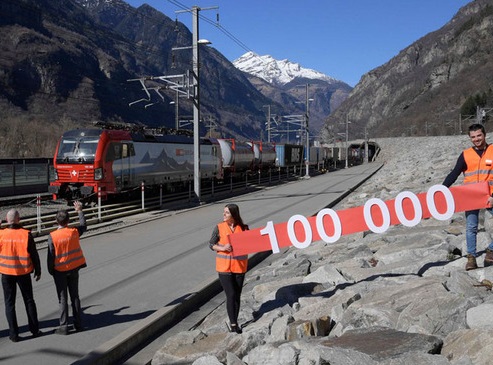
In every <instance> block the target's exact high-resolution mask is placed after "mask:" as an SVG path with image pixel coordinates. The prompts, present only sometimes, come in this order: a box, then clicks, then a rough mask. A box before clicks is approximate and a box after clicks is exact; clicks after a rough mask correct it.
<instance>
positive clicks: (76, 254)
mask: <svg viewBox="0 0 493 365" xmlns="http://www.w3.org/2000/svg"><path fill="white" fill-rule="evenodd" d="M50 235H51V240H52V241H53V247H54V248H55V270H56V271H69V270H73V269H77V268H79V267H82V266H86V259H85V257H84V254H83V253H82V249H81V247H80V242H79V232H78V231H77V228H68V227H65V228H60V229H58V230H56V231H54V232H51V233H50Z"/></svg>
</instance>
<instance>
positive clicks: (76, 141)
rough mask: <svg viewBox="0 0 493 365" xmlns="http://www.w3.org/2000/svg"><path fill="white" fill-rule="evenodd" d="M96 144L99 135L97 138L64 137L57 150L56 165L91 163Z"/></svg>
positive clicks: (82, 134)
mask: <svg viewBox="0 0 493 365" xmlns="http://www.w3.org/2000/svg"><path fill="white" fill-rule="evenodd" d="M98 142H99V133H98V135H97V136H95V135H87V136H86V135H85V134H84V133H80V134H78V135H76V136H71V135H64V136H63V137H62V140H61V142H60V147H59V148H58V155H57V157H56V159H57V163H93V162H94V156H95V155H96V148H97V147H98Z"/></svg>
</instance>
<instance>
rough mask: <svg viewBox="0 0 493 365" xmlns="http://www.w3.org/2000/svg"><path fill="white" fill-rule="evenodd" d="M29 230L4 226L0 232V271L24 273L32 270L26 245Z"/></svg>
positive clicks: (12, 273) (13, 273)
mask: <svg viewBox="0 0 493 365" xmlns="http://www.w3.org/2000/svg"><path fill="white" fill-rule="evenodd" d="M28 243H29V231H28V230H27V229H24V228H19V229H11V228H6V229H4V230H3V231H1V232H0V273H2V274H6V275H15V276H19V275H26V274H30V273H31V272H32V271H33V270H34V266H33V262H32V260H31V256H29V252H28V251H27V246H28Z"/></svg>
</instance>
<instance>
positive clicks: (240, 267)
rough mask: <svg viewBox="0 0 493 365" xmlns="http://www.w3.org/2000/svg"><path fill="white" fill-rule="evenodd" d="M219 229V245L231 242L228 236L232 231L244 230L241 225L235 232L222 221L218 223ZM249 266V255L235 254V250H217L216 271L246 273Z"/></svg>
mask: <svg viewBox="0 0 493 365" xmlns="http://www.w3.org/2000/svg"><path fill="white" fill-rule="evenodd" d="M217 228H218V229H219V242H218V243H217V244H218V245H226V244H228V243H229V240H228V236H229V235H230V234H231V233H237V232H242V231H243V229H242V228H241V227H240V226H236V227H235V230H234V232H232V231H231V228H229V225H228V223H226V222H222V223H219V224H218V225H217ZM247 266H248V255H242V256H235V254H234V251H232V252H226V251H217V252H216V271H217V272H232V273H236V274H241V273H245V272H246V271H247Z"/></svg>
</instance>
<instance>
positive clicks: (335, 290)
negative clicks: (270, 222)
mask: <svg viewBox="0 0 493 365" xmlns="http://www.w3.org/2000/svg"><path fill="white" fill-rule="evenodd" d="M377 142H378V143H379V145H380V146H381V147H382V152H381V153H380V155H379V158H378V160H379V161H383V162H385V165H384V167H383V168H382V169H381V170H380V172H379V173H378V174H377V175H376V176H374V177H373V178H372V179H371V180H369V181H368V182H367V183H365V184H364V185H363V186H361V187H360V188H359V189H358V190H357V191H355V192H354V193H353V194H352V195H350V196H349V197H348V198H346V199H345V200H344V201H343V202H341V203H340V204H339V205H338V206H337V207H335V210H341V209H346V208H349V207H355V206H361V205H364V203H365V202H366V201H367V200H368V199H369V198H372V197H378V198H381V199H383V200H387V199H393V198H395V197H396V195H397V194H398V193H399V192H401V191H404V190H410V191H412V192H414V193H420V192H426V191H427V190H428V189H429V188H430V187H431V186H432V185H435V184H440V183H441V182H442V181H443V179H444V177H445V176H446V175H447V173H448V172H449V171H450V170H451V169H452V167H453V165H454V164H455V161H456V159H457V157H458V155H459V154H460V152H461V151H462V150H463V149H464V148H467V147H469V144H470V143H469V140H468V138H467V136H464V135H463V136H448V137H421V138H392V139H381V140H377ZM458 183H460V182H459V181H458V182H457V184H458ZM491 225H492V224H491V222H490V219H486V220H484V223H482V227H481V228H482V229H481V231H480V232H479V235H478V250H481V251H482V250H484V249H485V247H486V246H487V245H488V243H489V242H490V240H491V236H490V232H493V227H490V226H491ZM464 253H465V238H464V218H463V213H457V214H455V215H454V217H453V218H452V219H451V220H449V221H438V220H435V219H427V220H423V221H421V223H420V224H418V225H417V226H415V227H413V228H409V227H404V226H401V225H398V226H392V227H390V229H389V230H387V231H386V232H385V233H383V234H375V233H371V232H365V233H360V234H353V235H349V236H343V237H342V238H341V239H340V240H338V241H337V242H336V243H333V244H325V243H324V242H317V243H313V244H312V245H310V246H309V247H308V248H306V249H303V250H300V249H295V248H291V249H289V250H288V251H287V252H285V253H284V254H277V255H273V256H271V260H270V263H269V264H268V265H264V266H263V267H260V268H258V269H254V270H252V271H251V272H249V273H248V274H247V279H246V282H245V285H244V290H243V294H242V308H241V312H240V318H239V320H240V323H242V324H243V334H236V333H229V332H228V331H227V327H226V318H227V315H226V309H225V307H224V305H222V306H220V307H218V308H217V309H216V310H215V311H214V312H213V313H211V314H210V315H209V316H208V317H207V318H206V319H205V320H204V322H203V323H201V324H200V325H199V326H198V327H197V328H196V329H194V330H191V331H187V332H182V333H179V334H178V335H176V336H173V337H172V338H169V339H168V340H167V341H166V343H165V344H163V345H164V346H163V347H162V348H161V349H160V350H159V351H158V352H157V353H156V354H155V356H154V358H153V360H152V364H153V365H158V364H194V365H206V364H210V365H212V364H228V365H241V364H248V365H256V364H258V365H260V364H262V365H265V364H273V365H274V364H276V365H278V364H290V365H291V364H292V365H295V364H297V365H308V364H313V365H319V364H320V365H321V364H331V365H337V364H340V365H343V364H344V365H348V364H355V365H356V364H357V365H361V364H366V365H368V364H386V365H401V364H413V365H416V364H418V365H419V364H436V365H439V364H454V365H469V364H478V365H479V364H484V365H486V364H491V363H492V360H491V359H492V358H493V343H492V342H491V338H492V336H493V316H492V315H491V310H492V309H493V297H492V296H491V285H488V284H490V282H489V280H491V281H493V267H490V268H486V269H485V268H483V267H482V259H481V258H479V259H478V263H479V266H480V268H479V269H477V270H473V271H468V272H466V271H465V270H464V266H465V262H466V259H465V258H464V257H463V255H464ZM481 253H482V254H483V255H484V253H483V252H481Z"/></svg>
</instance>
